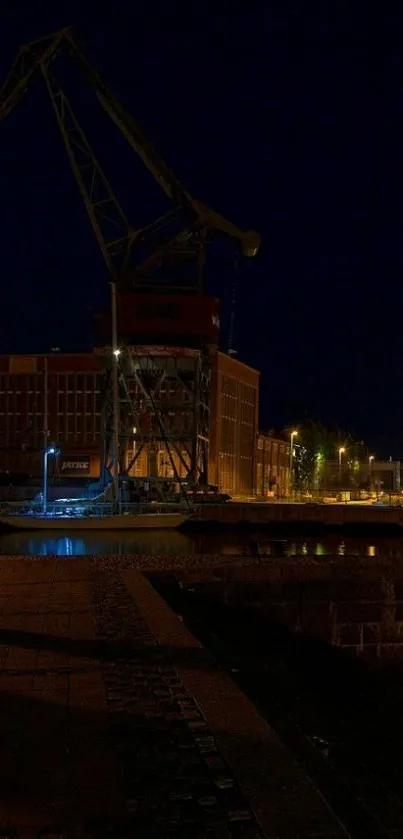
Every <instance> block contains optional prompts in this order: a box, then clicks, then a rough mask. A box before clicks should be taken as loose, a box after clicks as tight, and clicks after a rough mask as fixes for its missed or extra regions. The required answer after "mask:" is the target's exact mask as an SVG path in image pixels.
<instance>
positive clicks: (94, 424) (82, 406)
mask: <svg viewBox="0 0 403 839" xmlns="http://www.w3.org/2000/svg"><path fill="white" fill-rule="evenodd" d="M184 358H185V356H184ZM210 360H211V390H210V433H209V441H208V451H209V456H208V481H209V482H210V483H212V484H216V485H218V486H219V487H220V488H221V489H223V490H225V491H227V492H229V493H230V494H234V495H250V494H252V493H253V491H254V477H255V459H256V447H255V441H256V434H257V423H258V410H259V374H258V372H257V371H255V370H252V369H251V368H250V367H247V366H246V365H245V364H242V363H241V362H240V361H238V360H237V359H235V358H233V357H231V356H227V355H225V354H224V353H221V352H219V351H217V350H214V351H213V352H212V353H211V359H210ZM182 381H184V384H183V386H182V384H181V382H182ZM173 382H174V383H173ZM104 388H105V377H104V373H103V364H102V359H101V358H100V356H99V355H97V354H96V353H95V352H94V353H80V354H78V353H60V352H54V353H49V354H47V355H27V356H0V473H3V474H4V473H10V474H20V475H26V476H30V477H39V476H40V475H41V471H42V453H43V448H44V442H45V436H44V432H45V426H46V427H47V430H48V438H47V439H48V441H49V442H51V443H54V444H55V445H56V446H57V448H58V449H59V455H58V458H57V463H56V464H55V466H56V468H57V470H58V471H59V474H60V475H64V476H66V477H69V478H70V477H72V476H75V477H76V476H79V475H80V476H83V477H87V478H94V479H95V478H98V477H99V474H100V462H101V459H100V452H101V445H102V439H101V438H102V435H101V426H102V411H103V403H104V398H105V394H104ZM181 388H182V390H181ZM182 391H183V392H182ZM188 391H189V389H188V387H187V386H186V380H185V379H184V376H183V375H182V377H176V378H175V381H174V380H173V379H172V381H171V378H169V377H167V376H165V377H162V378H161V384H160V388H159V391H158V393H157V394H156V397H155V398H156V399H157V398H158V399H160V400H165V401H167V402H169V405H168V408H169V411H168V413H170V414H171V413H172V421H173V422H175V428H176V427H177V429H178V439H177V447H176V448H177V452H178V453H177V454H174V455H173V457H172V458H171V457H170V456H168V453H167V449H166V446H162V445H160V444H159V443H158V442H155V441H153V440H152V430H151V431H150V437H149V436H148V432H147V434H145V432H144V433H143V434H142V437H141V438H140V435H139V431H140V430H141V429H136V428H132V429H130V430H131V432H132V438H131V439H130V440H126V443H125V458H126V462H125V464H124V466H125V467H129V469H128V471H129V474H131V475H134V476H138V477H142V476H148V475H150V474H153V475H156V476H158V477H162V478H172V477H174V473H175V470H176V472H177V474H179V476H180V477H186V458H185V455H186V451H185V449H186V446H187V445H188V443H187V438H186V434H187V424H189V422H190V418H189V416H188V414H189V410H190V409H191V405H190V402H189V392H188ZM181 429H183V433H182V431H181ZM181 437H183V441H182V440H181ZM139 438H140V439H139ZM140 446H141V451H140ZM181 447H183V451H181ZM172 459H174V465H175V469H174V468H173V463H172ZM130 464H131V465H130Z"/></svg>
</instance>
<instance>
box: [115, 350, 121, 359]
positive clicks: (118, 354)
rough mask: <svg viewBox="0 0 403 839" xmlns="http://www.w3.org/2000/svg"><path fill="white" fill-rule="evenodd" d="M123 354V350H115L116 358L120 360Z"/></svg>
mask: <svg viewBox="0 0 403 839" xmlns="http://www.w3.org/2000/svg"><path fill="white" fill-rule="evenodd" d="M121 352H122V350H114V351H113V354H114V356H115V358H118V357H119V356H120V353H121Z"/></svg>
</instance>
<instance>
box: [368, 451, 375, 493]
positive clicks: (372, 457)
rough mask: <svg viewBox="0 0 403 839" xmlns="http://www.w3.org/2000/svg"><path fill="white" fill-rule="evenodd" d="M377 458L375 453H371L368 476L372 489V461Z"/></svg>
mask: <svg viewBox="0 0 403 839" xmlns="http://www.w3.org/2000/svg"><path fill="white" fill-rule="evenodd" d="M373 460H375V455H373V454H370V456H369V458H368V464H369V470H368V477H369V488H370V489H371V486H372V461H373Z"/></svg>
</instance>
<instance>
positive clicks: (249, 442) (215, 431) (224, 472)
mask: <svg viewBox="0 0 403 839" xmlns="http://www.w3.org/2000/svg"><path fill="white" fill-rule="evenodd" d="M259 376H260V374H259V372H258V371H257V370H254V369H253V368H252V367H248V366H247V365H246V364H243V363H242V362H241V361H239V360H238V359H236V358H234V357H233V356H231V355H226V354H225V353H222V352H219V351H217V352H215V353H214V354H213V356H212V374H211V407H210V425H211V427H210V450H209V451H210V455H209V481H210V483H212V484H215V485H217V486H219V487H220V489H222V490H223V491H224V492H228V493H229V494H230V495H231V496H235V497H236V496H238V497H245V496H251V495H253V494H254V489H255V472H256V469H255V462H256V436H257V430H258V420H259Z"/></svg>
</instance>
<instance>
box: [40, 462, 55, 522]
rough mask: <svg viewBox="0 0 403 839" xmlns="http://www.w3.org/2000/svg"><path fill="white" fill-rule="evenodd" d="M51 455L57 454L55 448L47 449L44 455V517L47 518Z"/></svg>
mask: <svg viewBox="0 0 403 839" xmlns="http://www.w3.org/2000/svg"><path fill="white" fill-rule="evenodd" d="M50 454H56V449H55V448H54V446H50V448H48V449H45V451H44V453H43V509H42V512H43V515H44V516H46V512H47V506H48V456H49V455H50Z"/></svg>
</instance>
